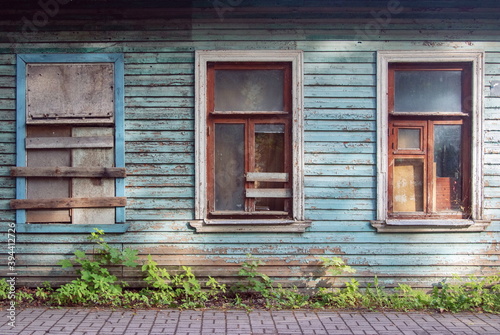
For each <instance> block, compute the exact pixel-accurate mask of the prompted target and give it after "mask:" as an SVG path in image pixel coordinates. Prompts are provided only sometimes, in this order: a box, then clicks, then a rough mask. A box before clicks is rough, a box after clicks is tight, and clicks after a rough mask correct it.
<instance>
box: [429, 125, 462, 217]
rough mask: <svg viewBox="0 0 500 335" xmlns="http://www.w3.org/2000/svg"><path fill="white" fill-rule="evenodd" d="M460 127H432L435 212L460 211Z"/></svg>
mask: <svg viewBox="0 0 500 335" xmlns="http://www.w3.org/2000/svg"><path fill="white" fill-rule="evenodd" d="M461 132H462V126H461V125H435V126H434V166H435V171H436V197H435V206H436V210H437V211H444V210H460V205H461V201H460V199H461V198H462V186H461V185H462V174H461V165H460V162H461V160H462V158H461V151H462V150H461V147H462V142H461Z"/></svg>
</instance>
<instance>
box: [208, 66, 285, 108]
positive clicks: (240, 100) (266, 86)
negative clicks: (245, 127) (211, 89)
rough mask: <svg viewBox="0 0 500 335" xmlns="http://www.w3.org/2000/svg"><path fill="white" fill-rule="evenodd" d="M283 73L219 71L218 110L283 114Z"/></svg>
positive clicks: (216, 96)
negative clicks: (279, 112) (276, 112)
mask: <svg viewBox="0 0 500 335" xmlns="http://www.w3.org/2000/svg"><path fill="white" fill-rule="evenodd" d="M283 84H284V75H283V71H282V70H216V71H215V110H216V111H283Z"/></svg>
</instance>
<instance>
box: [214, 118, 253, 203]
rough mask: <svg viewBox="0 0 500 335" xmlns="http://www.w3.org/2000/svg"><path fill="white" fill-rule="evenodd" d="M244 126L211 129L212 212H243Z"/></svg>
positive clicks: (236, 125)
mask: <svg viewBox="0 0 500 335" xmlns="http://www.w3.org/2000/svg"><path fill="white" fill-rule="evenodd" d="M244 136H245V125H243V124H227V123H226V124H222V123H219V124H216V125H215V172H214V173H215V210H219V211H244V210H245V166H244V163H245V143H244Z"/></svg>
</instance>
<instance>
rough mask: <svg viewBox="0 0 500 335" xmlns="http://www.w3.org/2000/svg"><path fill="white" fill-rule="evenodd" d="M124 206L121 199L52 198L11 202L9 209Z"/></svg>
mask: <svg viewBox="0 0 500 335" xmlns="http://www.w3.org/2000/svg"><path fill="white" fill-rule="evenodd" d="M126 204H127V200H126V198H123V197H93V198H53V199H17V200H11V202H10V207H11V208H12V209H46V208H103V207H120V206H125V205H126Z"/></svg>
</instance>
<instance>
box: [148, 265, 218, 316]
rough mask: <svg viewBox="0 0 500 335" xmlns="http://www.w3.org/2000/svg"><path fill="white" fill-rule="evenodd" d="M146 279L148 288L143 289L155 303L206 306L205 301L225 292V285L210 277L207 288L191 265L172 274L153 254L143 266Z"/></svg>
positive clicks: (180, 306) (192, 306) (206, 284)
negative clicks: (161, 265)
mask: <svg viewBox="0 0 500 335" xmlns="http://www.w3.org/2000/svg"><path fill="white" fill-rule="evenodd" d="M142 271H143V273H144V274H145V276H146V277H145V278H144V280H145V281H146V283H147V284H148V288H146V289H144V290H142V291H141V293H142V294H144V295H145V296H147V297H148V299H149V301H150V302H151V303H152V304H154V305H166V306H170V307H179V308H199V307H205V303H206V302H207V301H208V300H209V299H210V298H212V297H215V296H216V295H218V294H219V293H222V294H223V293H225V292H226V287H225V285H222V284H219V283H218V282H217V281H216V280H215V279H214V278H212V277H209V279H208V281H207V283H205V285H204V286H205V288H203V285H202V284H201V283H200V281H199V280H198V279H197V278H196V276H195V275H194V274H193V272H192V270H191V268H190V267H187V266H182V271H183V272H181V273H179V274H177V275H171V274H170V273H169V272H168V271H167V270H166V269H164V268H160V267H158V263H156V262H155V261H154V260H153V259H152V257H151V255H148V258H147V262H146V263H145V264H144V265H143V266H142Z"/></svg>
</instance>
